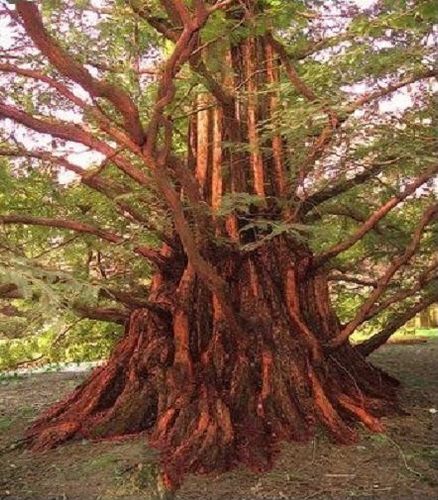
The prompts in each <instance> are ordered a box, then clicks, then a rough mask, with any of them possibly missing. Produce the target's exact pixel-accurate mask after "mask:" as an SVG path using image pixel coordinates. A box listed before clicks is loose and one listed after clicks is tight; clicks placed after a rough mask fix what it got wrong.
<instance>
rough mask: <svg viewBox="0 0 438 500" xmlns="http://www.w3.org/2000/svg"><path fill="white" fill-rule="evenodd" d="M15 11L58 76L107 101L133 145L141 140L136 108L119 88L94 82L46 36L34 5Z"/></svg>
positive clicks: (20, 4) (22, 1) (23, 0)
mask: <svg viewBox="0 0 438 500" xmlns="http://www.w3.org/2000/svg"><path fill="white" fill-rule="evenodd" d="M15 8H16V11H17V12H18V14H19V16H20V17H21V19H22V21H23V25H24V28H25V29H26V32H27V34H28V35H29V36H30V37H31V39H32V40H33V42H34V43H35V45H36V46H37V47H38V49H39V50H40V51H41V52H42V53H43V55H44V56H46V57H47V58H48V59H49V61H50V62H51V63H52V64H53V65H54V66H55V67H56V68H57V69H58V71H59V72H60V73H62V74H63V75H65V76H67V77H68V78H70V79H71V80H73V81H74V82H76V83H78V84H79V85H81V86H82V87H83V88H84V89H85V90H86V91H87V92H89V93H90V95H92V96H93V97H103V98H105V99H108V100H109V101H110V102H111V103H112V104H113V105H114V106H115V107H116V109H117V110H118V111H119V112H120V113H121V114H122V116H123V118H124V127H125V130H126V131H127V132H128V133H129V135H130V137H131V138H132V140H133V141H134V142H135V143H136V144H142V143H143V141H144V132H143V129H142V126H141V123H140V117H139V113H138V108H137V106H136V105H135V104H134V102H133V101H132V99H131V98H130V97H129V95H128V94H127V93H126V92H124V91H123V90H122V89H120V88H118V87H116V86H115V85H113V84H110V83H108V82H106V81H105V80H97V79H96V78H93V77H92V76H91V75H90V73H89V72H88V71H87V70H86V69H85V68H84V67H83V66H82V65H81V64H79V63H78V62H77V61H76V60H75V59H74V58H73V57H72V56H71V55H70V54H68V53H67V52H66V51H65V50H64V49H62V48H61V46H60V45H59V44H58V43H57V42H56V41H55V40H54V39H53V38H52V37H51V36H50V35H49V34H48V33H47V31H46V29H45V28H44V26H43V23H42V19H41V15H40V13H39V11H38V7H37V5H36V3H34V2H29V1H27V0H18V1H17V2H16V4H15Z"/></svg>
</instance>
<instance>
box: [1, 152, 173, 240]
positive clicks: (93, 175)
mask: <svg viewBox="0 0 438 500" xmlns="http://www.w3.org/2000/svg"><path fill="white" fill-rule="evenodd" d="M0 156H8V157H25V158H35V159H38V160H42V161H47V162H50V163H51V164H52V165H56V164H58V165H60V166H62V167H64V168H65V169H66V170H68V171H70V172H73V173H75V174H76V175H78V176H79V178H80V181H81V183H82V184H84V185H85V186H87V187H89V188H90V189H93V190H94V191H97V192H99V193H101V194H102V195H103V196H105V197H106V198H107V199H108V200H109V201H111V202H112V203H113V204H114V206H115V207H116V208H117V209H118V212H119V213H120V214H121V215H122V216H123V217H126V218H127V219H129V220H130V221H135V222H137V223H138V224H140V225H141V226H143V227H144V228H146V229H148V230H149V231H152V232H154V233H155V234H156V235H157V236H158V237H159V238H160V239H161V240H162V241H163V242H164V243H166V244H168V245H169V246H170V247H172V246H174V242H173V241H172V240H171V238H169V237H168V236H167V235H166V234H164V233H163V232H162V231H160V230H159V229H157V228H156V227H155V225H154V224H152V223H151V221H150V220H149V218H148V217H147V216H146V215H144V214H143V213H142V212H140V211H139V210H137V209H136V208H135V207H133V206H132V205H130V204H129V203H127V202H126V201H124V200H123V199H122V198H120V197H121V196H122V195H126V194H129V193H131V192H132V191H131V190H130V189H129V188H128V187H126V186H124V185H123V184H120V183H117V182H115V181H114V180H109V179H104V178H102V177H100V176H99V175H98V173H97V172H95V171H89V170H84V169H83V168H81V167H78V166H77V165H74V164H73V163H71V162H69V161H68V160H67V159H66V158H65V157H62V156H55V155H52V154H50V153H48V152H46V151H38V150H24V149H11V148H0ZM107 161H108V159H106V160H104V162H103V165H105V163H106V162H107ZM101 169H102V167H99V168H98V170H101Z"/></svg>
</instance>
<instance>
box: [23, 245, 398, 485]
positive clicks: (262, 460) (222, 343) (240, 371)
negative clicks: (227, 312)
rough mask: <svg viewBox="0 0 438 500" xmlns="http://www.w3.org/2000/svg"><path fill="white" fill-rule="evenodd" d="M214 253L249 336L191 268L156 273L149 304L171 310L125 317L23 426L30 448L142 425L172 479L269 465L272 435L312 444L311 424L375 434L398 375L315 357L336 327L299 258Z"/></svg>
mask: <svg viewBox="0 0 438 500" xmlns="http://www.w3.org/2000/svg"><path fill="white" fill-rule="evenodd" d="M215 255H216V257H217V258H218V259H219V260H220V262H218V263H217V269H220V274H221V276H222V278H223V279H224V280H226V281H227V282H228V283H229V292H230V296H231V302H232V304H233V307H234V308H235V310H236V311H237V312H238V314H239V317H241V318H242V319H243V320H244V321H243V324H244V325H245V330H244V331H243V332H236V331H233V330H232V329H230V327H229V324H228V322H227V321H226V318H224V316H223V314H222V311H221V310H220V308H219V307H218V302H217V300H216V299H215V298H214V296H213V295H212V293H211V292H210V291H209V289H208V288H207V287H206V286H205V285H204V284H203V281H202V280H200V279H199V277H198V276H197V275H196V274H195V273H194V271H193V269H192V268H191V267H190V266H189V267H186V268H185V269H184V264H183V263H181V265H180V266H174V267H173V274H167V276H164V275H157V276H156V278H155V282H154V285H153V291H152V295H151V297H150V302H152V303H156V304H157V305H159V306H160V307H161V308H164V309H165V310H167V314H166V315H164V314H161V315H158V314H157V313H155V312H153V311H145V310H141V309H140V310H137V311H136V312H134V313H133V314H132V316H131V318H130V321H129V323H128V325H127V327H126V332H125V336H124V338H123V339H122V340H121V341H120V343H119V345H118V346H117V347H116V349H115V351H114V353H113V355H112V356H111V358H110V360H109V361H108V363H107V364H106V365H105V366H104V367H101V368H98V369H97V370H96V371H95V372H94V373H93V374H92V375H91V376H90V378H89V379H88V380H87V381H86V382H85V383H84V384H82V385H81V386H80V387H78V388H77V389H76V391H75V392H74V393H73V394H72V395H70V396H69V397H68V398H67V399H66V400H64V401H62V402H61V403H59V404H58V405H56V406H55V407H53V408H51V409H50V410H49V411H48V412H47V413H46V414H45V415H43V416H42V417H40V418H39V419H38V420H37V421H36V422H35V423H34V425H33V426H32V427H31V429H30V430H29V431H28V439H29V443H30V446H31V447H32V449H34V450H40V449H47V448H50V447H53V446H56V445H58V444H60V443H61V442H64V441H66V440H67V439H70V438H84V437H85V438H92V439H93V438H104V437H105V438H109V437H115V436H125V435H130V434H136V433H140V432H143V431H144V432H146V433H147V435H148V438H149V442H150V443H151V444H152V445H153V446H154V447H156V448H158V449H159V450H160V451H161V453H162V455H161V457H162V464H163V468H164V471H165V474H166V477H167V478H168V481H169V482H170V483H172V484H177V483H178V482H179V481H180V479H181V478H182V476H183V474H184V473H187V472H208V471H212V470H215V471H221V470H227V469H229V468H231V467H233V466H234V465H236V464H237V463H239V462H243V463H245V464H246V465H248V466H249V467H251V468H253V469H255V470H266V469H268V468H269V467H270V466H271V465H272V460H273V458H274V457H275V455H276V453H277V451H278V446H279V443H280V442H281V441H283V440H287V441H290V440H298V441H304V440H307V439H310V438H311V437H312V436H313V435H314V433H315V431H316V429H317V427H318V426H323V427H324V428H325V429H326V431H327V432H328V433H329V434H330V436H331V437H332V439H333V440H334V441H335V442H340V443H351V442H354V441H355V440H356V438H357V434H356V430H355V426H354V424H355V423H356V422H360V423H363V424H364V425H365V426H367V427H368V428H370V429H371V430H373V431H380V430H381V429H382V427H381V424H380V423H379V421H378V417H379V416H381V415H383V414H389V413H391V412H394V411H395V409H396V404H395V401H396V400H395V392H394V382H393V381H392V380H391V379H390V378H389V377H388V376H386V375H384V374H383V373H382V372H380V371H379V370H378V369H376V368H374V367H373V366H371V365H370V364H369V363H367V362H366V361H365V360H364V358H363V357H362V356H361V355H360V354H358V353H357V352H356V351H355V350H354V349H353V348H351V347H350V346H348V345H345V346H343V347H342V348H341V349H339V350H338V351H337V352H336V353H333V354H330V355H325V354H324V353H323V352H322V350H321V349H320V347H319V346H320V345H322V344H324V343H325V342H326V340H327V338H328V337H329V336H330V337H331V336H333V334H334V333H336V331H339V326H338V324H337V320H336V318H335V316H334V315H333V313H332V312H331V310H330V306H329V303H328V291H327V280H326V278H325V276H324V275H317V276H313V275H311V274H309V265H310V262H311V259H309V256H308V255H305V254H303V255H301V256H299V255H297V253H296V252H293V251H291V245H290V242H288V241H287V239H285V238H282V237H280V238H277V239H276V240H273V241H271V242H270V243H269V244H267V245H266V246H264V247H261V248H259V249H257V250H255V251H254V252H251V253H248V254H246V255H243V254H236V253H233V252H229V251H227V252H225V251H221V252H220V253H219V252H216V254H215ZM176 269H179V270H178V271H176ZM170 272H171V270H170V269H169V273H170ZM285 277H286V279H285Z"/></svg>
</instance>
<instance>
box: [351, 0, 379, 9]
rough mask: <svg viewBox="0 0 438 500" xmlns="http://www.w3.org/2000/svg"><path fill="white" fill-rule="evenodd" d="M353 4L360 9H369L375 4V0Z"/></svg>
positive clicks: (355, 0)
mask: <svg viewBox="0 0 438 500" xmlns="http://www.w3.org/2000/svg"><path fill="white" fill-rule="evenodd" d="M353 3H354V4H356V5H357V6H358V7H360V8H361V9H369V8H370V7H373V6H374V5H375V4H376V3H377V0H353Z"/></svg>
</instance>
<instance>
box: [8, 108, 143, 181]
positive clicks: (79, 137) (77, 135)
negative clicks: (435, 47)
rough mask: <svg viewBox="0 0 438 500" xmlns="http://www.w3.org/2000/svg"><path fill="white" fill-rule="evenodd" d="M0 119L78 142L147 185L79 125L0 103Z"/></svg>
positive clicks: (126, 162) (133, 169)
mask: <svg viewBox="0 0 438 500" xmlns="http://www.w3.org/2000/svg"><path fill="white" fill-rule="evenodd" d="M0 118H10V119H11V120H14V121H15V122H17V123H21V124H22V125H24V126H25V127H28V128H30V129H32V130H35V131H36V132H39V133H41V134H49V135H51V136H52V137H56V138H58V139H63V140H65V141H72V142H78V143H80V144H83V145H84V146H88V147H89V148H91V149H94V150H95V151H97V152H99V153H102V154H103V155H105V156H106V157H109V158H111V161H112V162H113V163H114V164H115V165H117V167H118V168H119V169H120V170H122V171H123V172H124V173H125V174H127V175H128V176H129V177H131V178H132V179H134V180H135V181H137V182H138V183H139V184H141V185H143V186H145V185H147V184H148V183H149V180H148V177H147V176H146V175H145V174H144V173H143V172H142V171H141V170H139V169H138V168H136V167H134V166H133V165H132V163H131V162H129V161H128V160H126V159H125V158H124V157H123V156H121V155H120V154H117V151H116V150H114V149H113V148H112V147H111V146H109V145H108V144H106V143H105V142H103V141H100V140H98V139H95V138H94V136H93V135H92V134H91V133H90V132H88V131H86V130H85V129H83V128H82V127H80V126H79V125H70V124H69V123H65V122H60V121H54V120H48V119H44V120H43V119H41V118H35V117H33V116H31V115H29V114H28V113H26V112H24V111H22V110H20V109H18V108H16V107H14V106H10V105H8V104H5V103H2V102H0Z"/></svg>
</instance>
